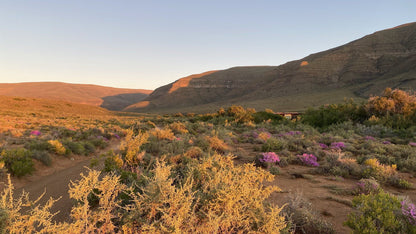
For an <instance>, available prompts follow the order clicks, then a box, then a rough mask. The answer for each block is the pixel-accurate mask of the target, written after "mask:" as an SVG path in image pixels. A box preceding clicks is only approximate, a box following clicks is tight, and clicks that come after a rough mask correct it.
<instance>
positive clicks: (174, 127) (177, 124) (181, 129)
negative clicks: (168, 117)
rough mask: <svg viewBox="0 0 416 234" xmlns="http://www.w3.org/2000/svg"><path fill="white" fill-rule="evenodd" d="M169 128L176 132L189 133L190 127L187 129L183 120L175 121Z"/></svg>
mask: <svg viewBox="0 0 416 234" xmlns="http://www.w3.org/2000/svg"><path fill="white" fill-rule="evenodd" d="M169 128H170V129H172V131H173V132H174V133H176V134H184V133H188V132H189V131H188V129H186V126H185V124H183V123H181V122H174V123H171V124H170V125H169Z"/></svg>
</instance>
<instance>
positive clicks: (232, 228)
mask: <svg viewBox="0 0 416 234" xmlns="http://www.w3.org/2000/svg"><path fill="white" fill-rule="evenodd" d="M189 170H190V171H191V172H192V173H190V174H188V176H186V177H184V178H183V179H182V180H181V182H180V183H174V178H172V175H174V174H175V172H174V171H173V166H169V165H166V163H164V162H157V163H156V167H155V169H154V170H153V176H152V177H151V178H148V181H147V183H146V186H145V187H144V188H143V189H142V190H143V193H142V194H137V193H131V194H130V196H132V197H133V201H134V204H133V205H132V206H130V207H129V210H128V212H129V214H130V215H129V216H128V217H127V219H126V220H125V223H126V224H125V225H124V226H123V230H124V231H125V232H128V233H142V232H153V233H158V232H163V230H171V231H172V232H178V233H236V232H242V233H250V232H257V233H279V231H280V230H282V229H283V228H284V227H285V224H284V219H283V217H282V216H280V214H279V212H280V209H281V208H278V207H273V206H268V205H266V204H265V199H266V198H267V197H268V196H269V195H270V194H271V193H272V192H273V191H276V190H277V189H278V188H277V187H265V186H264V181H270V180H272V178H273V176H272V175H271V174H270V173H268V172H266V171H264V170H262V169H259V168H256V167H254V166H253V165H248V164H247V165H243V166H235V165H234V162H233V158H232V157H231V156H225V157H224V156H222V155H218V154H215V155H213V156H210V157H207V158H202V159H201V160H200V161H198V162H197V163H196V164H190V168H189ZM141 217H145V218H141Z"/></svg>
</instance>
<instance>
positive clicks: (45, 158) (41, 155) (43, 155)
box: [32, 150, 52, 166]
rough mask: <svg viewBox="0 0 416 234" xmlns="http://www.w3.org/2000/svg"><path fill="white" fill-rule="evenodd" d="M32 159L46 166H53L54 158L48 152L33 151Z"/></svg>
mask: <svg viewBox="0 0 416 234" xmlns="http://www.w3.org/2000/svg"><path fill="white" fill-rule="evenodd" d="M32 158H34V159H36V160H38V161H40V162H42V163H43V164H44V165H46V166H50V165H51V164H52V158H51V156H50V155H49V153H48V152H47V151H39V150H34V151H32Z"/></svg>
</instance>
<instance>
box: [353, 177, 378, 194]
mask: <svg viewBox="0 0 416 234" xmlns="http://www.w3.org/2000/svg"><path fill="white" fill-rule="evenodd" d="M380 191H381V187H380V184H379V183H378V182H377V181H376V180H375V179H374V178H370V179H361V180H360V181H358V182H357V184H356V187H355V188H354V189H353V193H354V194H370V193H377V192H380Z"/></svg>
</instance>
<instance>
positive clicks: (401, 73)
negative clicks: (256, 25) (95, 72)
mask: <svg viewBox="0 0 416 234" xmlns="http://www.w3.org/2000/svg"><path fill="white" fill-rule="evenodd" d="M194 76H197V77H198V78H196V79H190V80H188V81H187V85H186V86H181V87H180V88H178V89H176V90H175V91H174V92H168V87H172V86H175V85H176V84H177V83H178V82H181V81H182V79H185V78H186V77H185V78H182V79H179V80H177V81H175V82H173V83H170V84H168V85H165V86H162V87H159V88H158V89H156V90H155V91H154V92H153V93H152V94H151V95H149V96H148V97H147V98H146V99H144V100H143V101H142V102H139V103H137V104H133V105H131V106H128V107H126V108H125V109H124V110H125V111H136V112H160V111H162V112H163V111H167V110H169V111H171V110H174V109H177V110H178V111H179V110H192V109H194V110H200V109H201V107H203V106H212V107H216V108H218V107H220V106H226V105H231V104H239V105H243V106H246V107H254V108H256V107H257V108H259V107H260V108H264V107H265V108H275V109H278V110H279V111H285V110H304V109H305V108H307V105H303V104H302V105H298V104H296V105H295V101H292V99H293V98H301V99H302V98H303V99H304V100H305V101H304V102H305V104H308V105H312V106H318V105H322V104H326V103H328V100H326V101H325V99H327V98H329V99H330V100H331V101H334V102H335V101H342V100H343V99H344V97H347V98H356V99H359V100H360V99H364V98H367V97H368V96H370V95H372V94H379V93H380V92H381V91H382V90H383V89H384V88H385V87H387V86H389V87H392V88H404V89H406V88H411V89H415V88H416V23H414V22H413V23H408V24H404V25H400V26H397V27H394V28H391V29H385V30H380V31H377V32H374V33H372V34H369V35H366V36H364V37H362V38H359V39H357V40H354V41H351V42H349V43H346V44H344V45H341V46H338V47H335V48H331V49H328V50H325V51H322V52H318V53H314V54H311V55H308V56H306V57H304V58H302V59H299V60H294V61H290V62H287V63H285V64H282V65H280V66H242V67H233V68H229V69H225V70H220V71H215V72H213V73H209V74H205V73H201V74H197V75H194ZM334 91H338V93H340V94H343V95H346V96H339V95H337V92H334ZM329 92H331V93H332V96H328V95H327V94H328V93H329ZM154 94H157V95H154ZM308 96H316V97H317V99H316V100H318V101H314V100H308ZM291 97H292V98H291ZM273 98H274V99H275V100H276V102H275V103H273V101H272V99H273ZM288 102H289V103H288ZM290 102H293V105H292V106H291V105H290ZM296 102H298V101H296ZM331 103H333V102H331ZM202 109H203V108H202ZM206 109H210V108H206Z"/></svg>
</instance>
